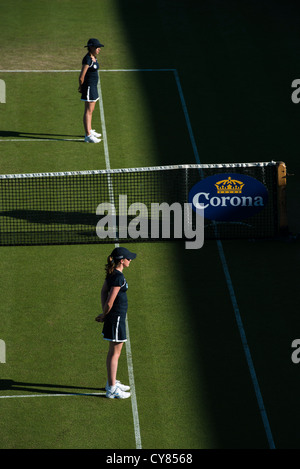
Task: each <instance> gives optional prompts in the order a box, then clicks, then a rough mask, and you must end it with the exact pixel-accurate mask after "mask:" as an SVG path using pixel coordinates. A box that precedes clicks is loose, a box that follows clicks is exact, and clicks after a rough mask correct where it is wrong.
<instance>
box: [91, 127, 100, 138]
mask: <svg viewBox="0 0 300 469" xmlns="http://www.w3.org/2000/svg"><path fill="white" fill-rule="evenodd" d="M91 134H92V135H94V137H96V138H100V137H101V135H102V134H98V132H96V130H94V129H93V130H91Z"/></svg>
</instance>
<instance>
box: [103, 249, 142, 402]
mask: <svg viewBox="0 0 300 469" xmlns="http://www.w3.org/2000/svg"><path fill="white" fill-rule="evenodd" d="M135 258H136V254H134V253H133V252H130V251H129V250H128V249H126V248H123V247H118V248H115V249H114V250H113V252H112V253H111V255H110V256H109V257H108V259H107V264H106V279H105V281H104V284H103V287H102V290H101V303H102V311H103V313H102V314H99V316H97V317H96V321H98V322H104V326H103V331H102V334H103V338H104V339H105V340H108V341H109V349H108V354H107V359H106V368H107V378H108V379H107V383H106V387H105V389H106V397H108V398H110V399H114V398H118V399H126V398H127V397H129V396H130V392H127V391H129V389H130V387H129V386H125V385H124V384H122V383H120V381H117V370H118V362H119V357H120V354H121V350H122V347H123V344H124V342H126V340H127V338H126V323H125V319H126V314H127V308H128V302H127V294H126V292H127V289H128V284H127V282H126V279H125V277H124V274H123V269H124V267H129V265H130V262H131V261H132V260H133V259H135Z"/></svg>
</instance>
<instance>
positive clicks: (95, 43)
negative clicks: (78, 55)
mask: <svg viewBox="0 0 300 469" xmlns="http://www.w3.org/2000/svg"><path fill="white" fill-rule="evenodd" d="M84 47H96V48H97V47H104V44H101V43H100V42H99V41H98V39H95V38H92V39H89V40H88V43H87V46H84Z"/></svg>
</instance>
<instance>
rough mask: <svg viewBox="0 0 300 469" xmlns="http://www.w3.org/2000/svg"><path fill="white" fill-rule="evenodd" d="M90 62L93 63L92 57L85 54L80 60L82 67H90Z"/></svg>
mask: <svg viewBox="0 0 300 469" xmlns="http://www.w3.org/2000/svg"><path fill="white" fill-rule="evenodd" d="M92 61H93V60H92V57H91V56H90V55H89V54H87V55H85V56H84V57H83V59H82V65H88V66H89V67H90V66H91V65H92Z"/></svg>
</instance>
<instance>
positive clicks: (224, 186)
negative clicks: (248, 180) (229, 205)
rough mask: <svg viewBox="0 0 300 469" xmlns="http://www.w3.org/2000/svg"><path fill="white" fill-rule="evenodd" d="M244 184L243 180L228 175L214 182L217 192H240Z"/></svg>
mask: <svg viewBox="0 0 300 469" xmlns="http://www.w3.org/2000/svg"><path fill="white" fill-rule="evenodd" d="M244 185H245V184H244V183H243V182H241V181H237V180H236V179H231V177H230V176H229V177H228V179H224V180H223V181H218V182H216V184H215V186H216V188H217V192H218V194H241V193H242V188H243V187H244Z"/></svg>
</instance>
